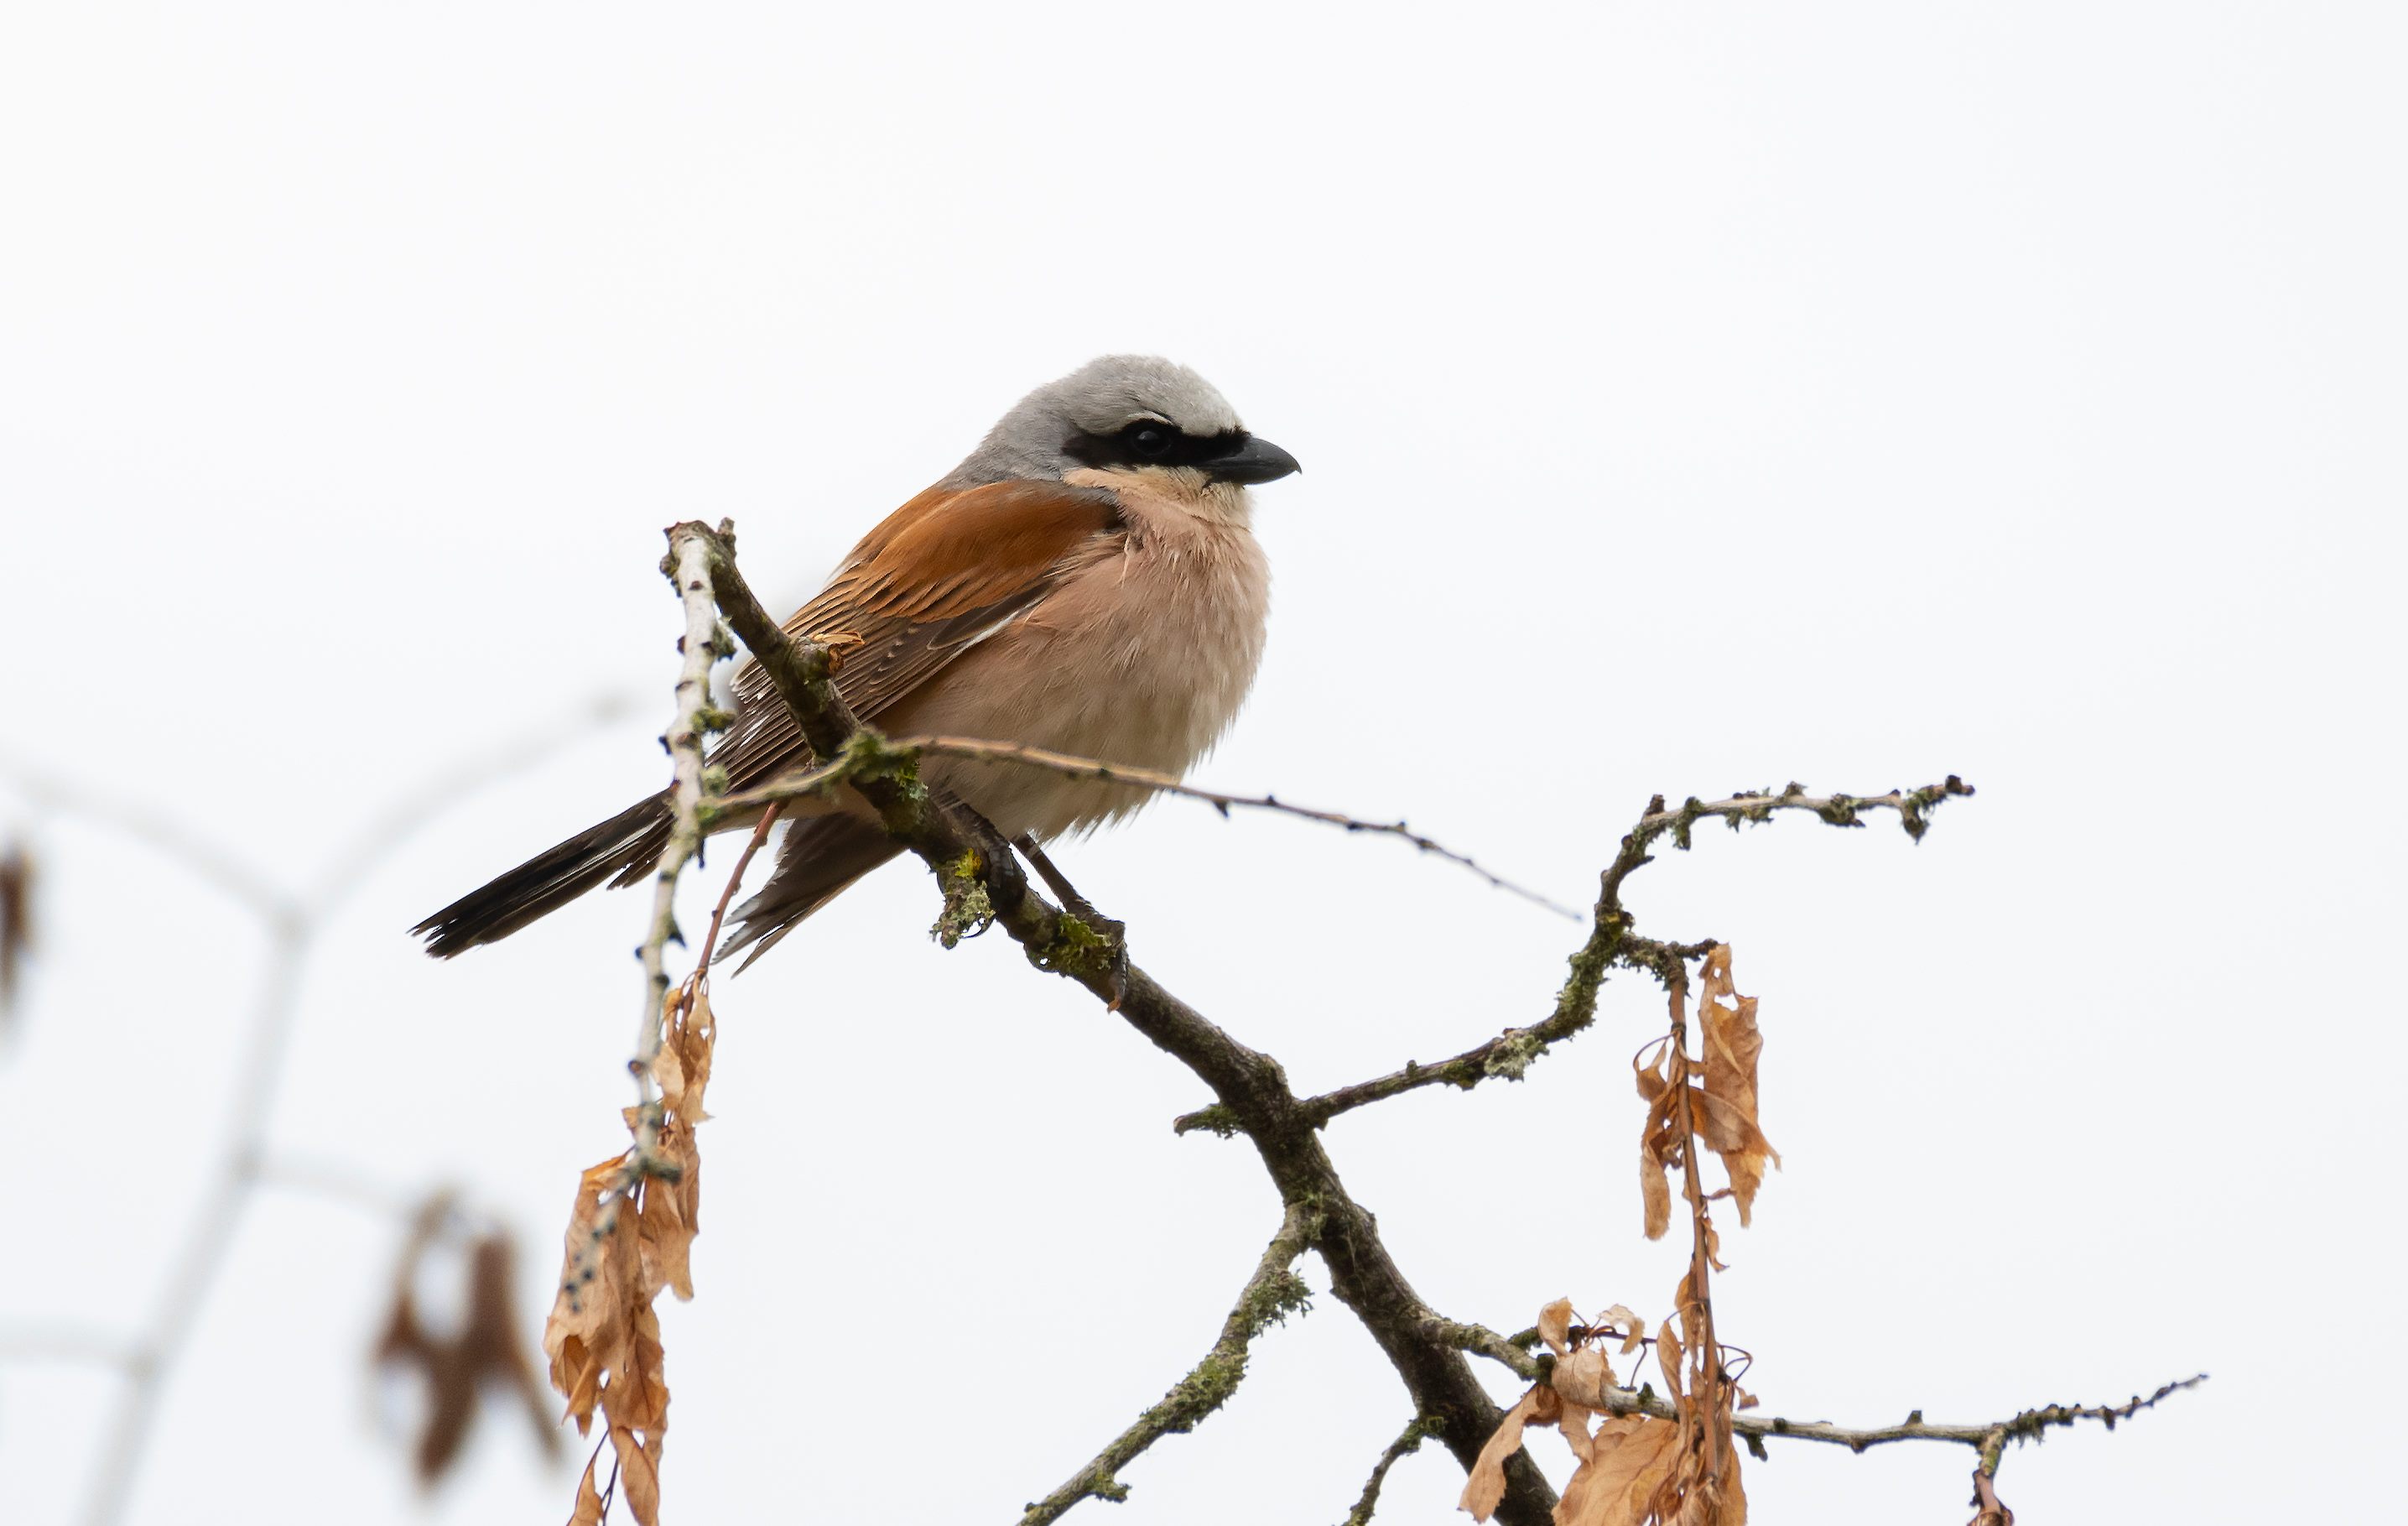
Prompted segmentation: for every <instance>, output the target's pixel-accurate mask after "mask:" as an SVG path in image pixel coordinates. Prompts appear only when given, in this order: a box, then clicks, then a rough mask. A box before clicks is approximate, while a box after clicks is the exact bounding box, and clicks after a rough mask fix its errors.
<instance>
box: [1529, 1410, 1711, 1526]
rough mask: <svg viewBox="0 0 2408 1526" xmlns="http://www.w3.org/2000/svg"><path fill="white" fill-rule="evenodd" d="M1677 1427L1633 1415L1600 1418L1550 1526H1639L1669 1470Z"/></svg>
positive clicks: (1677, 1437)
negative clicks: (1593, 1436)
mask: <svg viewBox="0 0 2408 1526" xmlns="http://www.w3.org/2000/svg"><path fill="white" fill-rule="evenodd" d="M1680 1429H1681V1428H1680V1427H1679V1426H1677V1425H1675V1424H1673V1423H1672V1422H1671V1421H1670V1420H1652V1419H1648V1418H1645V1417H1643V1416H1638V1415H1611V1416H1608V1417H1606V1418H1605V1420H1604V1423H1602V1424H1600V1425H1599V1426H1598V1430H1597V1435H1596V1437H1595V1438H1594V1439H1593V1440H1592V1441H1591V1442H1590V1444H1589V1452H1588V1457H1587V1460H1586V1461H1584V1462H1583V1464H1582V1465H1581V1466H1580V1467H1579V1468H1578V1469H1577V1470H1575V1471H1574V1472H1573V1474H1572V1476H1571V1478H1570V1481H1569V1482H1567V1483H1566V1484H1565V1486H1564V1495H1563V1499H1562V1500H1561V1501H1560V1502H1558V1503H1557V1504H1556V1505H1555V1526H1640V1523H1641V1522H1642V1521H1644V1520H1646V1519H1647V1504H1648V1501H1649V1500H1650V1499H1651V1498H1652V1497H1653V1496H1654V1495H1655V1493H1656V1488H1657V1486H1658V1485H1659V1484H1660V1483H1661V1482H1662V1481H1663V1478H1664V1476H1665V1475H1666V1474H1667V1473H1668V1472H1669V1471H1670V1465H1671V1462H1672V1461H1673V1458H1674V1456H1675V1455H1676V1453H1675V1448H1676V1447H1677V1445H1678V1442H1679V1440H1680Z"/></svg>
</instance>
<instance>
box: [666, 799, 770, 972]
mask: <svg viewBox="0 0 2408 1526" xmlns="http://www.w3.org/2000/svg"><path fill="white" fill-rule="evenodd" d="M785 809H786V805H785V802H784V801H782V800H775V801H772V802H770V805H769V808H768V809H767V810H766V811H764V812H762V813H761V819H760V821H759V822H757V823H755V824H754V826H753V835H752V837H751V838H750V839H748V840H747V841H746V842H745V844H744V851H743V852H742V853H741V854H739V855H738V856H737V859H736V868H735V869H734V870H733V871H730V872H729V874H728V876H727V885H726V887H725V888H724V889H722V890H721V891H720V892H719V904H718V905H716V906H713V907H712V908H711V909H710V931H709V932H707V933H705V934H703V938H702V953H701V955H700V957H697V958H695V961H694V973H693V974H691V975H689V976H687V977H686V978H687V979H689V980H708V979H710V959H711V956H712V955H713V954H714V953H716V952H717V951H718V948H719V929H720V928H721V927H722V926H723V925H724V924H725V922H726V921H727V906H728V903H729V902H730V901H732V900H735V899H736V889H737V886H738V885H742V884H743V883H744V871H746V870H748V869H750V868H752V867H753V855H754V854H756V853H759V852H760V851H761V844H762V843H764V842H768V841H769V828H772V827H775V826H776V825H778V816H779V814H780V813H781V812H783V811H784V810H785Z"/></svg>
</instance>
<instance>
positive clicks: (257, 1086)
mask: <svg viewBox="0 0 2408 1526" xmlns="http://www.w3.org/2000/svg"><path fill="white" fill-rule="evenodd" d="M614 715H615V707H613V706H611V705H609V704H608V703H602V704H590V705H587V706H585V707H583V708H582V710H581V713H578V714H576V715H573V716H570V717H568V718H566V720H552V721H547V722H546V723H544V724H543V725H542V726H540V727H536V728H532V729H531V730H530V732H529V733H528V735H527V737H526V738H525V740H524V741H520V742H514V743H509V744H505V745H504V746H502V747H501V748H499V749H497V750H489V751H486V752H484V753H482V754H480V757H479V758H478V759H477V760H476V761H473V762H469V763H465V764H463V765H462V766H461V767H459V768H457V769H455V770H452V771H451V772H450V773H449V774H448V775H446V776H445V778H444V779H442V780H441V781H440V782H439V783H438V784H437V785H436V786H434V787H422V788H421V789H418V790H414V791H412V792H411V793H410V794H409V796H408V797H407V798H406V799H404V800H403V801H401V802H400V803H398V804H397V805H395V806H394V807H393V808H392V809H389V810H388V811H386V812H384V813H382V814H381V815H380V818H379V820H378V821H377V822H376V823H375V825H374V826H373V827H372V828H371V829H370V830H368V831H366V832H365V833H363V834H361V836H360V837H358V838H357V839H355V840H354V841H353V842H352V844H351V846H350V847H348V848H346V849H345V850H343V851H342V852H340V853H338V854H337V857H336V858H335V860H334V862H333V863H332V864H331V865H330V866H329V868H328V869H327V870H326V871H324V872H323V873H322V875H321V876H320V878H319V881H318V883H317V884H316V885H315V886H314V887H313V888H312V889H311V890H310V891H309V892H308V893H307V894H302V895H293V894H288V893H286V892H285V891H283V890H281V889H280V888H279V887H278V886H277V885H275V884H274V883H273V882H272V881H271V880H269V879H268V877H267V876H265V874H263V873H261V872H259V871H256V870H255V869H253V868H252V867H251V865H249V864H247V863H245V862H244V861H243V860H242V859H241V857H239V856H237V855H236V854H234V853H233V852H231V851H229V850H227V849H224V848H222V847H221V846H219V845H218V844H216V843H214V842H209V841H208V839H206V838H204V837H201V836H199V835H198V834H195V833H193V832H191V831H189V830H187V829H186V828H184V827H183V826H182V825H181V824H180V823H179V822H177V821H175V820H174V819H173V818H172V817H169V816H166V815H165V814H162V813H159V812H158V811H156V810H154V809H153V808H151V807H150V805H149V804H147V803H145V802H140V801H134V800H126V799H116V798H113V797H108V796H104V795H100V794H98V793H95V792H92V791H88V790H83V789H79V788H74V787H70V786H67V785H62V784H60V783H59V782H58V781H56V780H55V779H53V778H51V777H50V776H49V775H48V774H46V773H44V772H42V771H40V770H34V769H30V768H25V767H22V766H19V765H17V764H15V763H13V762H9V761H7V760H0V779H5V780H6V781H7V783H8V784H9V785H12V786H13V787H15V788H17V789H18V790H20V791H21V792H22V793H23V794H24V795H25V796H27V797H28V798H29V799H32V800H34V801H36V803H38V804H40V805H43V806H45V807H47V808H48V809H50V811H53V812H56V813H63V814H71V815H74V816H77V817H79V818H82V819H85V820H89V821H93V822H95V823H98V824H100V825H103V826H107V827H109V828H113V829H115V830H117V831H120V832H122V833H123V834H124V835H126V836H127V837H129V838H131V839H132V840H133V841H135V842H137V843H139V844H141V845H142V846H144V847H146V848H149V849H150V850H151V851H152V852H154V853H157V854H159V855H161V856H162V857H165V858H167V859H169V860H170V861H172V862H175V863H177V864H179V865H181V866H182V867H184V868H185V869H186V870H187V871H190V872H192V873H193V875H194V876H195V877H197V878H199V879H200V880H202V881H203V882H204V883H206V884H208V885H212V886H213V887H215V888H216V889H218V890H219V891H220V892H222V894H224V895H225V896H227V897H228V898H229V899H231V900H235V901H236V902H238V903H239V904H241V905H243V906H244V907H246V908H247V909H248V910H250V911H251V913H252V914H254V915H255V916H256V917H257V918H258V919H259V921H260V923H261V925H262V927H263V928H264V929H265V932H266V934H267V946H266V950H265V958H266V968H265V971H264V972H263V973H262V975H261V980H260V986H259V989H258V992H257V995H256V996H255V997H254V998H253V1001H252V1003H251V1015H250V1017H249V1019H248V1020H247V1022H246V1023H245V1025H244V1029H243V1036H242V1040H241V1044H242V1053H241V1058H240V1059H239V1061H238V1063H237V1066H236V1072H235V1082H234V1086H233V1089H232V1091H231V1093H230V1095H229V1098H228V1101H227V1108H226V1115H225V1116H226V1119H227V1124H226V1133H225V1135H224V1137H223V1139H222V1142H221V1144H220V1145H219V1147H218V1150H217V1155H216V1164H215V1166H214V1168H213V1170H212V1172H211V1174H210V1176H209V1179H208V1183H207V1184H206V1185H205V1186H204V1188H202V1192H201V1196H200V1199H199V1201H198V1202H196V1203H195V1204H194V1206H193V1209H192V1211H191V1217H190V1222H189V1228H188V1229H187V1231H185V1234H184V1237H183V1239H182V1240H181V1242H180V1243H179V1245H177V1246H176V1248H175V1249H174V1250H173V1251H171V1252H170V1253H168V1255H167V1256H166V1257H165V1258H164V1260H165V1265H166V1267H167V1272H166V1278H165V1283H164V1284H163V1286H162V1287H161V1288H160V1291H159V1294H158V1297H157V1301H156V1302H155V1303H153V1305H152V1307H151V1311H150V1317H148V1318H147V1319H145V1320H144V1322H143V1325H142V1331H141V1333H140V1334H138V1335H137V1336H136V1337H134V1338H132V1339H131V1340H128V1341H126V1342H124V1343H123V1344H122V1345H115V1344H114V1343H110V1345H109V1346H108V1347H102V1346H93V1347H91V1349H93V1351H94V1352H95V1354H97V1353H98V1352H99V1351H100V1350H102V1349H113V1350H114V1351H115V1352H116V1353H117V1355H116V1356H114V1357H112V1358H107V1359H102V1360H108V1362H109V1365H112V1366H114V1367H116V1368H117V1369H118V1370H119V1371H120V1372H122V1374H123V1375H124V1377H125V1383H124V1386H123V1388H122V1389H121V1390H120V1392H119V1394H118V1397H117V1404H116V1407H115V1409H114V1410H113V1412H112V1413H111V1415H110V1417H109V1419H108V1422H107V1429H106V1431H105V1432H104V1435H103V1438H102V1441H101V1444H100V1447H99V1448H98V1450H97V1452H96V1453H95V1456H94V1461H93V1485H92V1492H91V1494H90V1495H89V1496H88V1497H87V1502H86V1505H85V1508H84V1512H83V1519H84V1520H85V1521H86V1522H87V1523H88V1526H113V1523H114V1522H116V1521H117V1520H119V1519H122V1517H123V1515H124V1513H125V1507H126V1505H127V1504H128V1503H129V1501H130V1500H131V1499H132V1496H133V1490H134V1487H135V1484H136V1481H137V1480H138V1478H139V1477H140V1474H141V1461H142V1457H143V1454H144V1452H145V1450H146V1449H147V1447H148V1445H149V1442H150V1435H151V1432H152V1431H153V1430H154V1428H155V1426H156V1424H157V1419H158V1413H159V1405H160V1403H161V1400H162V1398H163V1396H164V1395H165V1390H166V1387H167V1380H168V1378H169V1376H170V1375H172V1374H173V1372H174V1370H175V1366H176V1363H177V1361H178V1360H179V1359H180V1358H181V1356H182V1355H183V1352H184V1349H185V1347H186V1346H187V1345H188V1344H189V1342H190V1340H191V1337H192V1334H193V1330H194V1329H195V1328H196V1327H197V1325H198V1323H199V1316H200V1312H201V1310H202V1308H203V1307H204V1306H205V1305H206V1303H207V1302H208V1294H209V1290H210V1288H211V1287H212V1286H213V1285H214V1283H215V1281H216V1278H217V1274H218V1273H219V1272H220V1271H221V1270H222V1267H223V1266H224V1263H225V1260H226V1256H227V1254H228V1252H229V1251H230V1250H231V1249H232V1248H233V1245H234V1242H235V1238H236V1234H237V1233H238V1232H239V1230H240V1221H241V1216H242V1211H243V1209H244V1207H245V1206H246V1204H247V1203H248V1202H249V1200H250V1198H251V1194H252V1192H253V1191H254V1190H255V1189H256V1188H258V1187H260V1186H262V1185H264V1184H265V1183H266V1182H267V1181H269V1180H270V1179H271V1173H270V1163H269V1159H268V1157H267V1153H266V1146H267V1139H268V1130H269V1128H270V1126H271V1124H272V1122H273V1117H274V1112H275V1105H276V1093H277V1088H278V1084H279V1081H280V1079H281V1077H282V1073H283V1061H284V1054H285V1050H286V1048H287V1046H288V1044H289V1043H290V1041H291V1038H292V1032H293V1028H294V1023H295V1022H296V1020H297V1019H298V1016H299V1012H300V1001H299V997H300V991H301V987H302V984H303V981H304V979H305V977H306V975H307V972H308V961H309V957H310V956H311V954H312V952H313V951H314V949H315V947H316V943H317V940H318V938H319V936H320V934H321V933H322V931H323V930H324V929H325V928H326V927H328V926H329V925H330V924H331V922H332V920H333V918H334V916H335V914H337V911H339V909H340V908H341V907H342V906H343V905H344V904H346V903H347V902H348V901H349V900H350V899H351V896H352V895H353V894H354V893H355V892H356V891H357V890H358V889H359V888H360V887H361V886H362V885H365V884H366V883H367V882H368V881H369V880H370V879H372V878H373V877H374V876H375V874H376V872H377V871H380V869H382V868H383V867H384V865H385V864H386V863H387V862H388V861H389V860H390V857H391V855H392V853H393V851H394V849H396V848H398V847H399V846H401V845H402V844H403V843H405V842H408V841H409V839H410V837H411V836H412V835H413V834H414V833H415V832H416V831H417V829H418V828H422V827H423V826H424V825H425V824H426V823H427V822H428V821H429V820H431V819H432V818H434V817H436V816H437V815H440V814H441V813H444V812H446V811H448V810H450V809H452V807H453V806H455V805H457V804H459V803H460V802H461V801H462V800H463V799H466V797H467V796H468V795H469V794H470V793H471V792H472V791H473V790H474V789H476V788H477V787H479V786H480V785H489V784H492V783H495V782H496V781H498V780H499V779H501V778H503V777H505V776H506V775H508V774H509V773H512V772H515V771H518V770H522V769H524V768H527V767H530V766H532V765H534V764H536V763H538V762H540V761H542V760H543V759H545V758H548V757H550V756H553V755H554V754H556V753H557V752H558V751H559V750H560V749H561V748H562V747H564V746H566V745H567V744H568V743H569V742H571V741H576V740H577V739H579V738H580V737H581V736H582V735H584V734H585V732H586V731H587V730H589V729H590V728H591V727H593V726H595V725H596V724H598V723H601V722H604V721H607V720H609V719H612V718H614ZM276 1179H278V1180H279V1183H280V1185H285V1186H291V1187H301V1186H303V1184H302V1182H301V1181H300V1180H298V1179H297V1178H295V1177H294V1176H292V1175H290V1174H289V1173H277V1176H276ZM28 1353H31V1354H36V1355H38V1354H39V1353H40V1346H39V1344H38V1343H21V1342H18V1341H15V1340H9V1339H5V1338H0V1360H16V1359H18V1358H19V1357H20V1356H21V1355H24V1354H28Z"/></svg>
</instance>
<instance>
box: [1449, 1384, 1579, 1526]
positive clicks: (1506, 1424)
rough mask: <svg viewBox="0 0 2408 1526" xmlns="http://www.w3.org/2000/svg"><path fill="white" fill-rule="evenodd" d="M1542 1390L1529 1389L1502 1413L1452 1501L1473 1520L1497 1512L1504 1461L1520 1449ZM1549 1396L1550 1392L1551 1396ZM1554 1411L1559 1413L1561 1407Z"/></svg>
mask: <svg viewBox="0 0 2408 1526" xmlns="http://www.w3.org/2000/svg"><path fill="white" fill-rule="evenodd" d="M1546 1392H1547V1390H1546V1389H1531V1390H1530V1391H1529V1392H1527V1393H1526V1394H1524V1395H1522V1398H1521V1402H1520V1403H1518V1404H1515V1405H1514V1406H1513V1407H1512V1409H1509V1410H1507V1411H1506V1412H1505V1418H1504V1419H1502V1420H1501V1421H1499V1422H1498V1426H1497V1429H1496V1431H1495V1432H1493V1433H1492V1434H1491V1435H1490V1436H1489V1438H1488V1442H1487V1444H1486V1445H1485V1446H1484V1447H1481V1448H1480V1456H1479V1458H1478V1459H1477V1460H1476V1461H1473V1462H1472V1464H1471V1476H1469V1478H1466V1479H1465V1480H1464V1481H1463V1496H1462V1498H1460V1499H1458V1500H1456V1501H1455V1507H1456V1508H1457V1509H1459V1510H1469V1512H1471V1519H1474V1520H1486V1519H1488V1518H1489V1517H1490V1516H1493V1515H1495V1514H1496V1513H1497V1505H1498V1502H1499V1501H1501V1500H1503V1499H1504V1498H1505V1460H1506V1459H1507V1458H1509V1457H1512V1455H1513V1454H1514V1453H1515V1452H1517V1451H1519V1450H1521V1449H1522V1430H1523V1427H1525V1426H1527V1425H1528V1424H1530V1423H1531V1421H1533V1420H1534V1419H1536V1418H1538V1414H1539V1404H1540V1398H1539V1396H1540V1395H1541V1394H1542V1393H1546ZM1550 1397H1552V1395H1550ZM1556 1413H1558V1414H1560V1413H1561V1410H1560V1408H1558V1409H1557V1411H1556Z"/></svg>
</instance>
